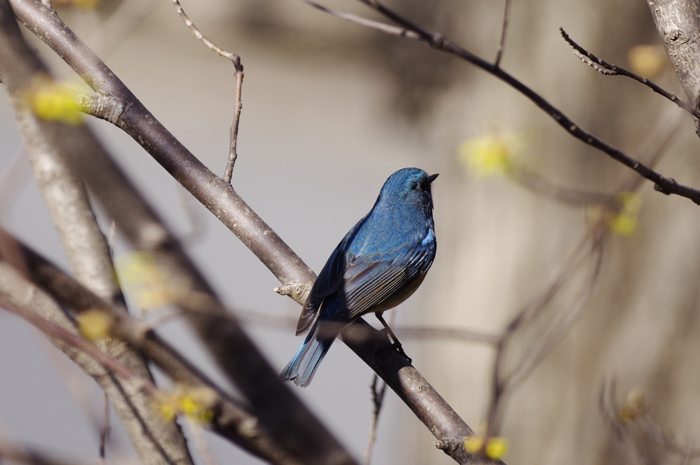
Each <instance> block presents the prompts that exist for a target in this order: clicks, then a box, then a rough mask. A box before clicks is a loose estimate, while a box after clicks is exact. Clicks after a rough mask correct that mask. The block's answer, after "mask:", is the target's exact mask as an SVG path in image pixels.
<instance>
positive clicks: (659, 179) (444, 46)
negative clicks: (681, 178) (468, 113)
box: [304, 0, 700, 205]
mask: <svg viewBox="0 0 700 465" xmlns="http://www.w3.org/2000/svg"><path fill="white" fill-rule="evenodd" d="M304 1H306V0H304ZM359 1H360V2H362V3H364V4H365V5H367V6H369V7H370V8H372V9H373V10H375V11H377V12H378V13H380V14H381V15H383V16H384V17H386V18H387V19H389V20H391V21H393V22H394V23H396V24H397V25H398V26H400V29H399V30H396V29H393V28H388V27H386V28H385V27H382V28H379V27H375V29H378V30H380V31H382V32H385V33H388V34H392V35H398V36H402V37H407V38H410V39H416V40H420V41H423V42H425V43H427V44H428V45H429V46H430V47H431V48H434V49H436V50H440V51H442V52H444V53H447V54H450V55H454V56H456V57H458V58H460V59H462V60H464V61H467V62H469V63H471V64H473V65H474V66H476V67H478V68H481V69H482V70H484V71H486V72H487V73H489V74H491V75H492V76H494V77H496V78H498V79H500V80H501V81H503V82H505V83H506V84H508V85H509V86H510V87H512V88H513V89H515V90H517V91H518V92H520V93H521V94H522V95H523V96H525V97H526V98H528V99H529V100H530V101H532V103H534V104H535V105H536V106H537V107H539V108H540V109H541V110H542V111H544V112H545V113H547V114H548V115H549V116H550V117H551V118H552V119H554V120H555V121H556V123H557V124H558V125H559V126H561V127H562V128H564V129H565V130H566V131H568V132H569V134H571V135H572V136H573V137H575V138H576V139H578V140H580V141H582V142H583V143H585V144H587V145H590V146H591V147H593V148H595V149H597V150H599V151H601V152H603V153H605V154H607V155H608V156H610V157H611V158H612V159H614V160H616V161H617V162H619V163H622V164H623V165H625V166H627V167H628V168H630V169H632V170H633V171H635V172H636V173H637V174H639V175H640V176H642V177H644V178H646V179H648V180H649V181H651V182H653V183H654V189H655V190H656V191H658V192H661V193H663V194H666V195H671V194H674V195H678V196H681V197H685V198H687V199H689V200H691V201H693V202H694V203H695V204H696V205H700V190H698V189H694V188H692V187H689V186H685V185H683V184H679V183H678V182H676V181H675V180H674V179H672V178H666V177H664V176H662V175H661V174H659V173H658V172H656V171H654V170H652V169H651V168H649V167H648V166H646V165H644V164H643V163H641V162H640V161H639V160H636V159H634V158H632V157H630V156H629V155H627V154H626V153H624V152H622V151H621V150H619V149H617V148H615V147H613V146H612V145H610V144H608V143H607V142H605V141H603V140H602V139H600V138H598V137H597V136H595V135H593V134H591V133H589V132H588V131H585V130H584V129H582V128H581V127H580V126H579V125H577V124H576V123H574V121H573V120H571V119H570V118H569V117H568V116H566V115H565V114H564V113H562V112H561V111H560V110H559V109H558V108H556V107H555V106H553V105H552V104H551V103H549V102H548V101H547V100H545V99H544V98H543V97H542V96H541V95H540V94H538V93H537V92H535V91H534V90H532V89H531V88H529V87H528V86H526V85H525V84H523V83H522V82H521V81H519V80H518V79H516V78H515V77H514V76H512V75H511V74H509V73H507V72H505V71H503V69H502V68H500V67H499V66H496V65H495V64H493V63H490V62H488V61H486V60H484V59H483V58H481V57H479V56H477V55H475V54H473V53H472V52H470V51H468V50H466V49H464V48H462V47H460V46H458V45H456V44H454V43H453V42H451V41H450V40H449V39H448V38H447V37H445V36H444V35H443V34H440V33H436V32H430V31H428V30H426V29H424V28H422V27H420V26H418V25H417V24H416V23H414V22H412V21H410V20H408V19H406V18H404V17H402V16H400V15H399V14H397V13H395V12H394V11H392V10H390V9H389V8H387V7H386V6H384V5H383V4H382V3H380V2H379V1H377V0H359ZM334 16H336V15H335V14H334ZM342 19H346V20H348V21H352V22H356V23H358V24H360V25H363V26H367V24H365V22H366V21H368V20H365V19H362V21H357V20H356V19H354V18H353V16H350V15H345V16H344V17H343V18H342ZM379 24H382V23H379Z"/></svg>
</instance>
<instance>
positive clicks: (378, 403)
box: [365, 374, 386, 465]
mask: <svg viewBox="0 0 700 465" xmlns="http://www.w3.org/2000/svg"><path fill="white" fill-rule="evenodd" d="M369 389H370V392H371V393H372V421H371V424H370V427H369V437H368V438H367V449H366V450H365V465H370V462H371V461H372V450H373V449H374V444H375V443H376V442H377V425H378V424H379V413H380V412H381V410H382V405H384V394H385V393H386V383H385V382H383V381H382V384H381V386H379V377H378V376H377V375H376V374H374V375H373V376H372V384H371V386H370V387H369Z"/></svg>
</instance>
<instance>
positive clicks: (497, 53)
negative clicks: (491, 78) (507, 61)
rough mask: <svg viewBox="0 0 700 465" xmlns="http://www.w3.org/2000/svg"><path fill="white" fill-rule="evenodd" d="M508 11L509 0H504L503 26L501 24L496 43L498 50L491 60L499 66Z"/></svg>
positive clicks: (503, 46)
mask: <svg viewBox="0 0 700 465" xmlns="http://www.w3.org/2000/svg"><path fill="white" fill-rule="evenodd" d="M509 12H510V0H505V5H504V6H503V26H501V40H500V41H499V43H498V51H497V52H496V59H495V60H493V64H494V65H495V66H496V67H499V66H501V58H503V51H504V50H505V46H506V31H507V30H508V14H509Z"/></svg>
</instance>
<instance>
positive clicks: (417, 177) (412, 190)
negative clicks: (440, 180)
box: [379, 168, 438, 212]
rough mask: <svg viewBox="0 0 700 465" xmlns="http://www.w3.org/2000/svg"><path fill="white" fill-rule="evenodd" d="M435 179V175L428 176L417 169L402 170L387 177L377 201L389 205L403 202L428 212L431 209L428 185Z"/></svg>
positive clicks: (431, 199) (431, 201)
mask: <svg viewBox="0 0 700 465" xmlns="http://www.w3.org/2000/svg"><path fill="white" fill-rule="evenodd" d="M437 177H438V175H437V174H432V175H428V173H426V172H425V171H423V170H421V169H418V168H403V169H401V170H398V171H397V172H395V173H394V174H392V175H391V176H389V179H387V180H386V182H385V183H384V186H383V187H382V191H381V193H380V194H379V200H384V201H387V202H390V203H393V202H396V201H403V202H407V203H409V204H411V205H415V206H418V207H420V208H421V209H423V210H424V211H427V212H430V211H432V209H433V198H432V195H431V191H430V184H431V183H432V182H433V181H435V178H437Z"/></svg>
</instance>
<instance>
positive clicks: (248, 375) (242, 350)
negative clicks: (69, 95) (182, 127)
mask: <svg viewBox="0 0 700 465" xmlns="http://www.w3.org/2000/svg"><path fill="white" fill-rule="evenodd" d="M17 3H18V4H19V6H25V7H26V6H27V4H29V3H31V4H33V5H34V6H35V7H36V8H38V10H31V9H30V10H31V11H33V12H34V14H35V15H36V14H38V15H39V17H41V18H42V19H43V20H45V19H46V17H45V16H43V14H44V13H46V11H45V9H44V7H43V6H42V5H41V4H40V3H38V2H31V1H30V2H17ZM20 9H21V8H20ZM49 17H50V18H55V16H54V15H50V16H49ZM0 19H2V22H1V23H0V26H2V35H0V38H1V39H3V40H4V41H5V42H4V45H0V72H1V73H2V75H3V77H4V78H5V82H6V87H7V90H8V92H9V93H10V95H11V96H12V97H13V98H14V99H15V102H17V98H18V96H20V95H23V93H24V92H25V91H26V88H27V86H28V85H29V83H31V82H33V80H34V79H35V78H36V76H37V75H43V76H46V75H47V74H48V73H47V71H46V69H45V67H44V65H43V64H42V63H41V62H40V61H39V60H38V57H37V56H36V54H35V52H34V51H33V50H32V49H31V48H29V47H28V46H27V44H26V43H25V42H24V39H23V38H22V37H21V34H20V32H19V29H18V28H17V24H16V22H15V20H14V16H13V15H12V10H11V8H10V6H9V5H8V4H7V3H6V0H5V1H0ZM35 19H37V18H35ZM43 22H44V24H45V21H43ZM62 44H63V45H66V43H65V42H63V43H62ZM81 45H82V44H80V45H78V46H77V47H78V48H80V46H81ZM100 63H101V62H100ZM101 65H102V66H104V65H103V64H101ZM99 67H100V66H98V68H99ZM101 70H102V71H103V72H104V71H105V68H101ZM94 77H95V76H94V75H92V76H91V77H90V80H92V79H94ZM111 80H113V78H111V79H110V81H111ZM93 84H94V82H93ZM133 108H135V106H132V109H133ZM144 110H145V109H144ZM38 123H39V126H40V128H41V131H42V132H43V133H44V134H45V135H46V136H47V137H49V138H50V139H51V140H53V143H54V144H55V147H56V150H57V151H59V152H60V153H61V155H62V156H63V157H66V159H67V160H69V164H70V165H71V168H72V169H73V170H74V172H75V173H79V175H80V176H82V177H83V179H85V181H86V182H87V183H88V185H89V187H90V188H91V190H92V192H94V194H95V195H96V197H97V198H98V199H99V200H100V202H101V203H102V205H103V206H104V208H105V210H106V212H107V213H108V214H109V215H110V216H112V217H113V218H114V220H115V222H116V223H117V226H118V227H119V228H120V229H121V231H122V232H123V233H124V235H125V237H126V238H127V239H128V240H129V241H131V243H132V244H133V246H134V247H135V248H137V249H138V250H141V251H143V252H147V253H149V254H151V255H152V256H153V257H154V260H155V262H156V263H157V264H158V266H159V269H160V271H161V272H162V273H163V274H164V276H165V277H166V278H167V279H166V281H168V282H175V283H178V286H177V288H178V293H177V295H176V296H174V297H175V301H174V302H173V304H174V305H176V306H179V307H181V308H182V309H183V310H184V312H185V314H186V315H187V316H188V319H189V320H190V323H191V324H192V325H193V327H194V328H195V329H196V331H197V333H198V334H199V335H200V336H201V339H202V340H203V342H204V343H205V345H206V346H207V347H208V348H209V350H210V353H211V354H212V355H213V356H214V357H215V359H216V360H217V361H218V362H219V364H220V366H221V367H222V368H223V371H224V373H226V374H227V375H228V376H229V378H230V379H231V380H232V381H233V382H234V383H235V384H236V385H237V386H238V388H239V389H240V391H241V392H242V394H243V395H244V396H245V397H246V399H247V400H248V401H249V402H250V404H251V406H252V409H253V410H254V411H255V412H256V414H257V415H259V417H258V418H259V419H260V421H261V425H262V426H263V427H265V428H266V429H268V431H269V432H270V434H271V435H272V436H273V437H274V438H275V440H276V441H278V442H279V443H280V445H281V447H282V448H284V449H285V450H286V451H288V452H289V453H290V455H292V456H294V457H296V458H298V460H300V461H303V462H305V463H309V464H314V463H335V464H349V463H355V462H354V460H353V459H352V457H351V456H350V455H349V454H348V453H347V452H346V451H345V450H344V448H343V447H342V446H341V445H340V444H339V442H338V441H337V440H336V439H335V438H334V437H333V436H332V435H331V434H330V432H328V431H327V430H326V428H325V427H324V426H323V425H322V424H321V423H320V422H319V421H318V420H317V419H316V417H315V416H314V415H313V414H312V413H311V412H310V411H309V410H308V409H307V408H306V407H305V406H304V405H303V404H302V403H301V402H300V401H299V399H298V398H297V397H296V396H295V395H294V394H293V393H292V392H291V390H290V389H289V387H288V386H287V385H285V384H284V383H283V382H282V381H281V380H280V379H279V377H278V375H277V372H276V371H275V370H273V369H272V367H271V366H270V365H269V363H268V362H267V361H266V360H265V358H264V357H263V356H262V354H261V353H260V351H259V350H258V349H257V347H256V346H255V345H254V344H253V342H252V341H251V340H250V338H249V337H248V335H247V334H246V333H245V332H244V331H243V330H242V329H241V328H240V326H239V325H238V324H237V322H235V321H233V319H231V318H229V317H228V315H227V313H226V310H225V308H224V307H223V305H222V304H221V302H220V301H219V300H218V298H217V297H216V295H215V294H214V292H213V291H212V289H211V287H210V286H209V285H208V283H207V282H206V281H205V280H204V278H203V277H202V275H201V273H200V272H199V270H197V269H196V267H195V266H194V264H193V263H192V262H191V261H190V260H189V258H188V257H187V256H186V254H185V253H184V251H183V250H182V248H181V247H180V245H179V243H178V242H177V240H176V239H175V237H174V236H173V235H172V234H170V232H169V231H168V230H167V229H166V228H165V226H164V224H163V223H162V221H160V219H159V218H158V217H157V215H156V214H155V213H154V212H153V210H152V209H151V207H150V206H149V205H148V204H146V203H145V202H144V201H143V199H142V198H141V197H140V195H139V194H138V193H137V191H136V190H135V189H134V187H133V186H132V185H131V183H130V182H129V181H128V180H127V178H126V176H125V175H124V174H123V172H122V171H121V169H120V168H119V167H118V166H117V165H116V164H114V162H113V161H112V160H111V158H110V157H109V155H108V154H107V153H106V151H105V150H104V148H103V147H102V146H101V145H100V144H99V142H98V141H97V140H96V139H95V137H94V135H93V134H92V133H91V132H90V131H89V129H88V128H86V127H85V126H68V125H63V124H56V123H41V122H38ZM142 126H143V125H142ZM141 129H142V130H143V129H144V128H143V127H142V128H141ZM170 139H171V138H170ZM154 142H155V141H154ZM157 142H158V143H157V145H158V146H160V147H161V149H164V148H165V147H167V146H168V144H167V143H165V142H164V141H163V140H159V141H157ZM171 161H172V160H170V159H169V162H171ZM169 164H171V163H169ZM179 170H181V172H182V173H189V174H188V176H191V175H192V173H193V172H197V169H196V166H190V165H188V166H180V167H179ZM200 174H201V172H200ZM220 182H222V183H223V181H221V180H220ZM199 187H201V186H199V185H198V183H195V186H190V188H193V189H194V190H198V189H199ZM229 189H230V186H229ZM231 192H232V190H231ZM237 208H240V206H238V207H237ZM240 226H241V225H236V227H240ZM252 229H256V228H252ZM265 239H268V238H265ZM268 247H269V246H268Z"/></svg>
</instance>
